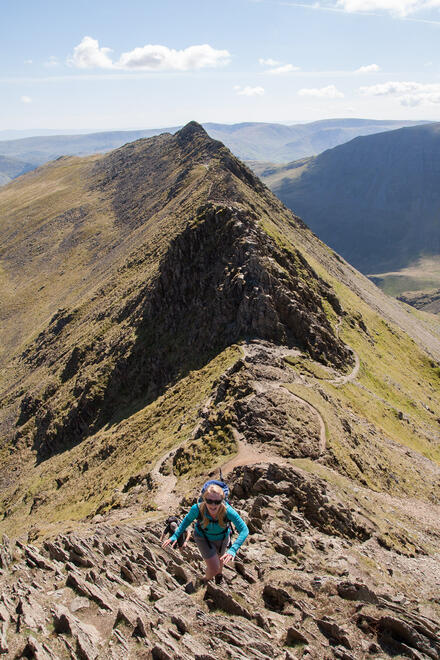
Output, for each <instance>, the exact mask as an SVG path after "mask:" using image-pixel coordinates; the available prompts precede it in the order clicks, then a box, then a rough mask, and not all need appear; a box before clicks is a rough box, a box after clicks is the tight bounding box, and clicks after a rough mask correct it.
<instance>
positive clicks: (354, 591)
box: [337, 582, 379, 605]
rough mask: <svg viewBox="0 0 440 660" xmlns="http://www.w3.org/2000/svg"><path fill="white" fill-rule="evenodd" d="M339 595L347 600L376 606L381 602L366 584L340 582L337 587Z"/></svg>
mask: <svg viewBox="0 0 440 660" xmlns="http://www.w3.org/2000/svg"><path fill="white" fill-rule="evenodd" d="M337 589H338V594H339V595H340V597H341V598H345V599H346V600H361V601H363V602H364V603H372V604H374V605H376V604H377V603H378V602H379V599H378V597H377V596H376V594H375V593H374V591H371V589H369V588H368V587H367V586H366V585H365V584H361V583H351V582H340V583H339V584H338V585H337Z"/></svg>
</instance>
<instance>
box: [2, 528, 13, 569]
mask: <svg viewBox="0 0 440 660" xmlns="http://www.w3.org/2000/svg"><path fill="white" fill-rule="evenodd" d="M11 562H12V549H11V543H10V541H9V538H8V537H7V536H6V534H3V540H2V543H1V545H0V568H8V567H9V564H10V563H11Z"/></svg>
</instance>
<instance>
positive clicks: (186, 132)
mask: <svg viewBox="0 0 440 660" xmlns="http://www.w3.org/2000/svg"><path fill="white" fill-rule="evenodd" d="M196 135H200V136H204V137H209V136H208V133H207V132H206V131H205V129H204V128H203V126H202V125H201V124H199V123H197V122H196V121H190V122H189V123H188V124H186V125H185V126H184V127H183V128H181V129H180V131H178V132H177V133H176V137H177V138H179V141H182V140H184V141H186V140H192V139H193V138H194V137H195V136H196Z"/></svg>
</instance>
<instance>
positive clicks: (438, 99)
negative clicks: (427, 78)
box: [360, 81, 440, 106]
mask: <svg viewBox="0 0 440 660" xmlns="http://www.w3.org/2000/svg"><path fill="white" fill-rule="evenodd" d="M360 92H361V94H365V95H367V96H391V97H394V98H397V100H398V101H399V102H400V104H401V105H404V106H416V105H422V104H427V105H432V104H439V103H440V83H430V84H425V83H418V82H415V81H407V82H393V81H389V82H386V83H382V84H380V85H371V86H369V87H361V88H360Z"/></svg>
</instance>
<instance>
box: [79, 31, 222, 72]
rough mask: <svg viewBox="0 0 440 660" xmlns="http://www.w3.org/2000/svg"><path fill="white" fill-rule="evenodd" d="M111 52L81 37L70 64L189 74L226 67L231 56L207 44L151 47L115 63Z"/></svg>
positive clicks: (138, 49)
mask: <svg viewBox="0 0 440 660" xmlns="http://www.w3.org/2000/svg"><path fill="white" fill-rule="evenodd" d="M111 52H112V51H111V49H110V48H100V47H99V43H98V41H97V40H96V39H92V37H84V38H83V40H82V41H81V43H80V44H78V46H75V48H74V51H73V56H72V57H71V58H70V60H69V63H70V64H72V65H73V66H75V67H78V68H79V69H91V68H99V69H117V70H124V71H131V70H136V71H189V70H191V69H202V68H205V67H215V66H221V65H223V64H227V63H228V62H229V61H230V58H231V55H230V53H229V52H228V51H227V50H216V49H215V48H212V46H210V45H209V44H201V45H198V46H189V47H188V48H185V49H184V50H174V49H173V48H168V47H167V46H161V45H152V44H148V45H147V46H142V47H139V48H134V49H133V50H131V51H128V52H126V53H122V55H121V57H120V58H119V60H118V61H115V62H113V60H112V59H111V58H110V57H109V55H108V54H109V53H111Z"/></svg>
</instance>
